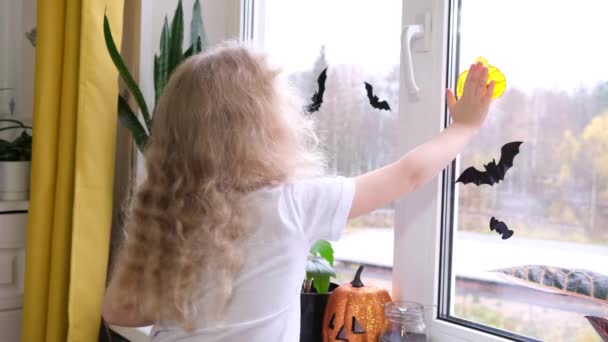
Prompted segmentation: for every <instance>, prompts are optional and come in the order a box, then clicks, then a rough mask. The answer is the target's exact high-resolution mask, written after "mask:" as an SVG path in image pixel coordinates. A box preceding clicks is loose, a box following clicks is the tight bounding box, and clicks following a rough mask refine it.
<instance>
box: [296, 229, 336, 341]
mask: <svg viewBox="0 0 608 342" xmlns="http://www.w3.org/2000/svg"><path fill="white" fill-rule="evenodd" d="M333 266H334V250H333V248H332V246H331V244H330V243H329V241H326V240H319V241H317V242H316V243H315V244H314V245H313V246H312V247H311V248H310V251H309V252H308V262H307V263H306V279H305V280H304V283H303V285H302V293H301V294H300V311H301V318H300V342H317V341H321V337H322V335H321V334H322V330H323V327H322V325H323V314H324V312H325V306H326V305H327V299H328V298H329V294H330V293H331V291H333V290H334V289H335V288H336V287H338V285H337V284H334V283H331V282H330V278H331V277H335V276H336V273H335V271H334V268H333Z"/></svg>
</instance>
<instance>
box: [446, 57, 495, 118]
mask: <svg viewBox="0 0 608 342" xmlns="http://www.w3.org/2000/svg"><path fill="white" fill-rule="evenodd" d="M487 83H488V68H487V67H485V66H484V65H483V64H482V63H481V62H479V63H477V64H473V65H471V68H470V69H469V74H468V75H467V80H466V81H465V84H464V91H463V94H462V97H461V98H460V99H458V101H457V100H456V97H455V96H454V93H453V92H452V90H450V89H447V91H446V98H447V102H448V108H449V110H450V115H451V116H452V120H454V122H455V123H459V124H465V125H471V126H473V127H475V128H479V127H481V125H482V124H483V122H484V120H485V118H486V116H487V115H488V109H489V107H490V102H491V100H492V93H493V92H494V81H491V82H490V84H487Z"/></svg>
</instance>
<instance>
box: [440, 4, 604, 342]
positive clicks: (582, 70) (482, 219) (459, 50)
mask: <svg viewBox="0 0 608 342" xmlns="http://www.w3.org/2000/svg"><path fill="white" fill-rule="evenodd" d="M457 3H459V6H460V8H459V16H458V19H457V18H454V20H459V22H458V23H457V24H458V28H459V30H458V41H457V42H458V43H457V44H456V51H453V54H452V56H453V57H455V58H454V59H453V60H455V61H457V63H455V66H456V68H457V69H458V70H456V75H457V74H458V73H459V72H461V71H463V70H465V69H466V68H468V66H469V65H470V64H471V63H473V62H474V61H475V59H476V58H477V57H479V56H483V57H485V58H486V59H487V60H488V62H489V64H490V65H494V66H496V67H498V68H499V69H500V71H501V72H502V73H503V74H504V75H505V77H506V81H507V89H506V92H505V93H504V94H503V96H502V97H501V98H499V99H498V100H497V101H496V102H495V103H494V105H493V106H492V109H491V113H490V115H489V118H488V120H487V122H486V124H485V126H484V128H483V130H481V133H480V134H479V136H477V137H476V139H475V140H474V141H473V143H472V144H470V145H469V146H468V147H467V149H466V150H465V151H464V152H463V153H462V154H461V156H460V160H459V167H458V168H456V169H455V172H454V173H455V177H458V176H459V175H460V174H461V172H462V171H463V170H465V169H466V168H468V167H469V166H475V167H476V168H477V169H478V170H483V164H487V163H489V162H490V161H492V159H495V160H496V162H498V161H499V159H500V157H501V147H502V146H503V145H504V144H505V143H508V142H512V141H522V142H523V144H522V145H521V147H520V152H519V154H518V155H517V156H516V157H515V160H514V165H513V167H512V168H511V169H509V170H508V172H507V173H506V175H505V179H504V181H501V182H500V183H498V184H494V185H493V186H489V185H480V186H476V185H475V184H466V185H464V184H461V183H458V184H457V185H456V187H455V188H454V190H455V191H454V194H455V196H454V198H453V203H452V205H453V206H452V208H451V209H452V210H451V211H450V210H448V211H446V214H450V213H452V214H453V217H452V221H451V223H452V228H453V229H454V231H455V234H453V243H452V250H451V253H452V254H451V265H450V266H451V281H452V284H451V285H452V287H451V288H452V290H451V291H450V296H449V300H450V302H449V303H450V305H449V309H448V311H449V312H444V313H443V314H444V316H445V317H447V318H448V319H455V320H466V321H468V322H467V323H466V324H470V323H471V322H473V323H477V324H482V325H485V326H488V327H491V328H496V329H501V330H505V331H509V332H512V333H516V334H518V335H523V336H528V337H532V338H535V339H541V340H546V341H601V338H600V337H598V335H597V333H596V332H595V331H594V329H593V328H592V326H591V325H590V324H589V322H588V321H587V319H586V318H585V316H586V315H591V316H600V317H608V229H607V228H606V222H608V45H607V44H605V42H606V37H608V21H606V13H608V2H606V1H603V0H582V1H577V2H556V1H549V0H535V1H524V0H513V1H499V0H461V1H458V2H457ZM448 209H449V208H448ZM492 217H495V218H496V219H498V220H500V221H504V222H505V223H506V224H507V225H508V227H509V229H511V230H513V231H514V235H513V236H512V237H511V238H509V239H506V240H503V239H502V238H501V236H500V235H499V234H497V233H496V232H492V231H490V228H489V222H490V219H491V218H492ZM500 270H502V272H501V271H500ZM581 270H586V271H588V272H586V273H583V271H581ZM509 274H510V275H515V277H514V276H510V275H509ZM518 276H521V277H524V278H526V279H527V281H524V280H521V279H519V278H518ZM540 284H544V285H545V286H539V285H540Z"/></svg>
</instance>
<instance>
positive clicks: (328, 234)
mask: <svg viewBox="0 0 608 342" xmlns="http://www.w3.org/2000/svg"><path fill="white" fill-rule="evenodd" d="M353 194H354V183H353V180H352V179H348V178H335V179H330V178H321V179H316V180H307V181H296V182H293V183H289V184H285V185H279V186H277V187H273V188H266V189H262V190H258V191H256V192H255V193H253V194H251V196H249V199H248V200H249V201H250V203H251V204H250V205H251V207H252V210H255V211H256V217H257V219H256V225H255V227H254V228H253V229H252V232H251V233H252V234H251V236H249V237H248V238H247V239H246V241H245V242H244V243H243V246H242V248H243V254H244V255H245V256H246V257H245V261H244V264H243V267H242V269H241V271H240V272H238V274H237V275H236V278H235V281H234V283H233V284H234V290H233V296H232V298H231V299H230V301H229V304H228V305H227V306H226V311H225V313H224V315H223V316H222V317H221V318H219V320H217V321H214V323H213V324H212V326H209V327H202V328H199V329H195V330H194V331H192V332H187V331H184V330H182V329H180V328H179V327H178V326H175V325H174V324H170V323H169V324H166V323H165V324H162V323H161V324H157V325H156V326H155V328H154V330H153V333H152V335H153V340H154V341H175V340H180V341H182V340H183V341H245V340H247V341H249V342H255V341H260V342H261V341H269V338H268V337H269V336H272V341H297V340H298V339H299V333H300V296H299V293H300V291H301V286H302V280H303V276H304V270H305V266H306V256H307V254H308V250H309V248H310V245H311V244H312V243H314V241H316V240H317V239H331V240H335V239H337V238H338V237H339V235H340V233H341V231H342V228H343V227H344V225H345V224H346V220H347V218H348V213H349V210H350V204H351V203H352V196H353ZM253 208H255V209H253ZM309 212H311V213H315V214H314V215H311V216H309V215H303V214H304V213H309ZM212 263H213V264H214V265H217V264H219V263H221V260H217V261H214V262H212ZM209 281H210V282H213V279H210V280H209ZM215 295H216V291H214V290H213V289H212V290H211V291H210V292H209V293H207V294H206V296H205V297H204V298H203V299H202V301H203V302H209V301H212V300H213V299H212V298H213V297H214V296H215ZM203 320H204V318H203ZM209 321H212V320H209ZM200 323H201V324H202V325H205V322H204V321H202V322H200Z"/></svg>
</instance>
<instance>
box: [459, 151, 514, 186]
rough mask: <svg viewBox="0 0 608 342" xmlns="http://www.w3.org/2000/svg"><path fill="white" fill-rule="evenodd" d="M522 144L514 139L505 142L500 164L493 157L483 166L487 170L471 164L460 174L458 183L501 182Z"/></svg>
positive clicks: (492, 183) (491, 184)
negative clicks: (481, 169) (480, 169)
mask: <svg viewBox="0 0 608 342" xmlns="http://www.w3.org/2000/svg"><path fill="white" fill-rule="evenodd" d="M521 144H523V142H521V141H513V142H510V143H507V144H504V145H503V146H502V148H501V149H500V160H499V161H498V164H496V161H495V160H494V159H492V161H491V162H489V163H488V164H487V165H484V166H483V167H484V169H486V170H485V171H479V170H477V169H476V168H475V167H473V166H471V167H469V168H467V169H466V170H464V171H463V172H462V174H460V177H458V179H457V180H456V183H458V182H461V183H462V184H469V183H474V184H475V185H477V186H479V185H480V184H488V185H490V186H493V185H494V184H495V183H498V182H500V181H501V180H503V179H504V178H505V174H506V173H507V171H508V170H509V169H510V168H511V167H512V166H513V159H515V156H516V155H517V154H518V153H519V145H521Z"/></svg>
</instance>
